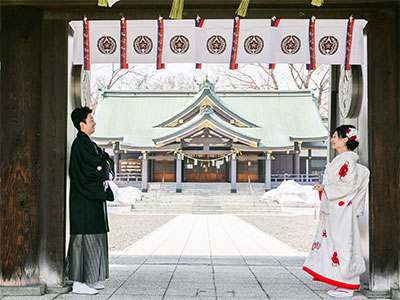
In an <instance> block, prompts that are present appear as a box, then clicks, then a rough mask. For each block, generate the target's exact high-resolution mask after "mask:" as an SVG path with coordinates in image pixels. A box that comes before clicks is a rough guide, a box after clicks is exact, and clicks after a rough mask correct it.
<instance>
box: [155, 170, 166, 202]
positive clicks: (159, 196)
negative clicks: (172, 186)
mask: <svg viewBox="0 0 400 300" xmlns="http://www.w3.org/2000/svg"><path fill="white" fill-rule="evenodd" d="M164 176H165V172H164V173H163V175H162V178H161V183H160V188H159V190H158V191H157V194H156V200H157V201H158V200H159V199H160V198H161V195H162V192H163V190H164V180H165V179H164Z"/></svg>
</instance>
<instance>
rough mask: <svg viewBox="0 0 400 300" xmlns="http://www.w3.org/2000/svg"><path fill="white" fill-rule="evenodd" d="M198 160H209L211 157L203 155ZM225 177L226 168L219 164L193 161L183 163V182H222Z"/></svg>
mask: <svg viewBox="0 0 400 300" xmlns="http://www.w3.org/2000/svg"><path fill="white" fill-rule="evenodd" d="M198 158H202V159H209V158H211V157H209V156H207V155H205V156H201V157H198ZM225 175H226V166H225V162H224V164H222V163H221V161H219V162H215V163H214V166H213V165H212V163H211V162H210V163H208V162H200V161H197V164H195V162H194V161H193V160H190V161H189V162H186V163H185V181H187V182H224V181H225Z"/></svg>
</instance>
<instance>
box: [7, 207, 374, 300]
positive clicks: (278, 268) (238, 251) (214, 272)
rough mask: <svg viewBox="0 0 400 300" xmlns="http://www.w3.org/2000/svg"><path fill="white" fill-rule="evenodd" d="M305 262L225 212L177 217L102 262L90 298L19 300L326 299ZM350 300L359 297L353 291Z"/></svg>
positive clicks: (52, 296) (51, 296)
mask: <svg viewBox="0 0 400 300" xmlns="http://www.w3.org/2000/svg"><path fill="white" fill-rule="evenodd" d="M304 259H305V257H304V256H303V255H302V253H299V252H297V251H296V250H294V249H292V248H290V247H288V246H287V245H286V244H284V243H282V242H280V241H279V240H277V239H275V238H273V237H271V236H269V235H267V234H265V233H263V232H262V231H260V230H258V229H256V228H255V227H253V226H252V225H250V224H248V223H246V222H244V221H242V220H241V219H239V218H237V217H235V216H232V215H180V216H178V217H176V218H174V219H172V220H171V221H169V222H168V223H166V224H165V225H164V226H162V227H160V228H159V229H158V230H156V231H154V232H152V233H151V234H149V235H148V236H146V237H145V238H143V239H142V240H140V241H139V242H137V243H135V244H134V245H132V246H130V247H128V248H127V249H125V250H124V251H122V252H121V253H118V254H117V255H115V254H113V255H112V256H111V261H110V269H111V270H110V279H109V280H107V282H106V284H105V285H106V289H104V290H102V291H100V293H99V294H98V295H95V296H82V295H75V294H72V293H69V294H62V295H56V294H47V295H44V296H41V297H32V296H30V297H28V298H26V297H3V298H1V297H0V298H1V300H11V299H13V300H16V299H18V300H20V299H21V300H22V299H30V300H31V299H36V298H37V299H89V298H90V299H110V300H117V299H118V300H122V299H126V300H128V299H129V300H173V299H177V300H184V299H199V300H215V299H220V300H223V299H241V300H255V299H279V300H289V299H292V300H294V299H307V300H313V299H333V298H331V297H329V296H328V295H327V294H326V291H327V290H329V289H331V287H330V286H328V285H326V284H323V283H320V282H313V281H312V280H311V276H309V275H308V274H306V273H305V272H303V271H302V270H301V267H302V264H303V261H304ZM353 299H367V298H366V297H365V296H363V295H362V294H360V293H358V292H357V293H355V297H353Z"/></svg>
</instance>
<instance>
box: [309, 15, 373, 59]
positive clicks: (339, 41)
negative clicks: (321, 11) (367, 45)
mask: <svg viewBox="0 0 400 300" xmlns="http://www.w3.org/2000/svg"><path fill="white" fill-rule="evenodd" d="M347 23H348V20H318V19H317V20H316V22H315V56H316V63H317V64H338V65H339V64H342V65H343V64H344V61H345V56H346V34H347ZM366 24H367V21H365V20H355V22H354V29H353V38H352V46H351V49H352V50H351V53H350V64H354V65H359V64H362V62H363V51H357V49H363V28H364V27H365V25H366Z"/></svg>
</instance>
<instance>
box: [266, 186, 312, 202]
mask: <svg viewBox="0 0 400 300" xmlns="http://www.w3.org/2000/svg"><path fill="white" fill-rule="evenodd" d="M261 199H262V200H263V201H265V202H278V203H287V202H300V203H307V204H314V203H318V204H319V196H318V192H317V191H316V190H313V187H312V186H311V185H301V184H298V183H296V182H295V181H293V180H288V181H283V182H282V183H281V184H280V185H279V187H278V188H276V189H274V190H270V191H268V192H265V193H264V195H262V197H261Z"/></svg>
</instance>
